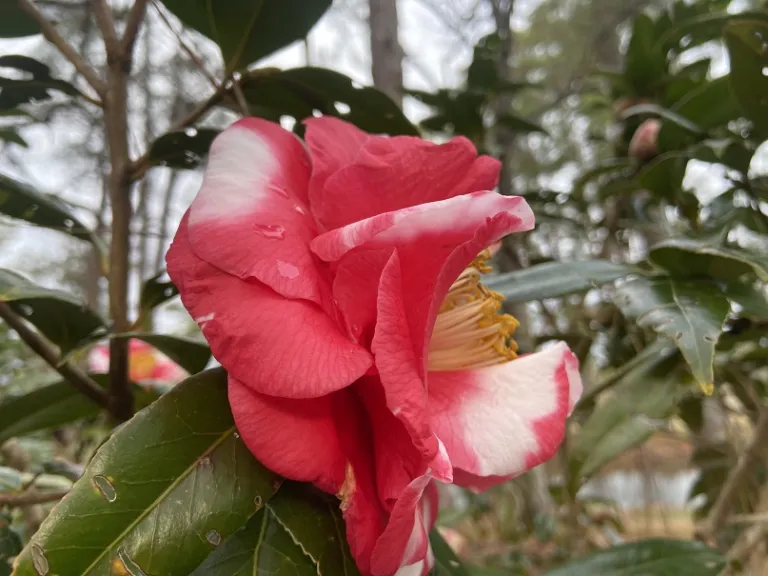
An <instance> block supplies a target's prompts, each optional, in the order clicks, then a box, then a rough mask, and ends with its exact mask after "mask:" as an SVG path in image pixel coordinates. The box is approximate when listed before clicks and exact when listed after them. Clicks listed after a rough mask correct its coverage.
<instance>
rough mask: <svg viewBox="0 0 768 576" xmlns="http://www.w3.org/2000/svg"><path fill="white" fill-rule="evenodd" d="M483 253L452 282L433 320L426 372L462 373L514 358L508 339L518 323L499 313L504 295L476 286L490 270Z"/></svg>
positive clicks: (487, 253)
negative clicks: (451, 371)
mask: <svg viewBox="0 0 768 576" xmlns="http://www.w3.org/2000/svg"><path fill="white" fill-rule="evenodd" d="M490 257H491V254H490V251H488V250H483V252H481V253H480V254H479V255H478V256H477V258H475V260H473V262H472V263H471V264H470V265H469V267H468V268H467V269H466V270H464V271H463V272H462V273H461V275H460V276H459V277H458V278H457V279H456V282H454V283H453V285H452V286H451V288H450V290H449V291H448V295H447V296H446V297H445V300H443V303H442V305H441V306H440V310H439V312H438V314H437V319H436V321H435V328H434V330H433V332H432V340H431V342H430V347H429V369H430V370H433V371H434V370H466V369H470V368H482V367H484V366H492V365H494V364H502V363H504V362H508V361H510V360H512V359H514V358H516V357H517V343H516V342H515V341H514V340H513V339H512V334H514V332H515V329H516V328H517V327H518V326H519V322H518V321H517V320H516V319H515V318H514V316H511V315H509V314H499V311H500V310H501V303H502V301H503V300H504V296H502V295H501V294H499V293H498V292H494V291H493V290H489V289H488V288H486V287H485V286H483V285H482V284H481V283H480V276H481V274H486V273H488V272H490V271H491V267H490V266H489V265H488V260H489V259H490Z"/></svg>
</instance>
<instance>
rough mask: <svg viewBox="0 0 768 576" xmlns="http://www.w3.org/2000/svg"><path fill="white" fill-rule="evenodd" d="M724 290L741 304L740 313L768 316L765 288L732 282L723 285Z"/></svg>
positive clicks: (759, 316)
mask: <svg viewBox="0 0 768 576" xmlns="http://www.w3.org/2000/svg"><path fill="white" fill-rule="evenodd" d="M722 288H723V292H725V295H726V297H727V298H728V299H729V300H730V301H731V302H735V303H736V304H738V305H739V306H741V308H742V309H741V311H740V312H739V314H740V315H741V316H747V317H751V318H757V319H763V318H768V299H766V295H765V290H764V289H763V288H758V287H756V286H755V285H754V284H749V283H742V282H730V283H728V284H724V285H722Z"/></svg>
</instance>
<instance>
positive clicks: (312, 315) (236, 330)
mask: <svg viewBox="0 0 768 576" xmlns="http://www.w3.org/2000/svg"><path fill="white" fill-rule="evenodd" d="M166 262H167V265H168V274H169V275H170V277H171V279H172V280H173V281H174V283H175V284H176V286H177V287H178V288H179V291H180V293H181V299H182V302H183V303H184V306H185V307H186V308H187V310H188V311H189V313H190V314H191V315H192V317H193V318H195V320H196V321H197V322H198V324H199V325H200V328H201V329H202V331H203V334H204V335H205V337H206V339H207V340H208V343H209V344H210V346H211V351H212V352H213V355H214V357H215V358H216V359H217V360H218V361H219V362H220V363H221V364H222V366H224V368H226V369H227V371H228V372H229V373H230V374H231V375H232V376H234V377H235V378H237V379H238V380H239V381H241V382H242V383H244V384H245V385H246V386H248V387H249V388H251V389H252V390H254V391H256V392H260V393H263V394H271V395H274V396H282V397H286V398H313V397H317V396H322V395H324V394H328V393H330V392H333V391H335V390H339V389H341V388H344V387H345V386H348V385H349V384H351V383H352V382H354V381H355V380H357V379H358V378H359V377H360V376H362V375H363V374H364V373H365V372H366V371H367V370H368V368H369V367H370V366H371V364H372V358H371V355H370V354H369V353H368V352H367V351H366V350H365V349H364V348H362V347H361V346H358V345H357V344H355V343H353V342H351V341H350V340H349V339H348V338H347V337H346V336H344V335H343V334H342V333H341V331H339V329H338V327H337V326H336V324H335V323H334V322H333V321H332V320H331V319H330V318H329V317H328V316H327V315H326V314H325V313H324V312H323V310H321V309H320V308H319V307H318V306H316V305H315V304H313V303H311V302H308V301H306V300H291V299H288V298H284V297H283V296H281V295H279V294H277V293H276V292H274V291H273V290H271V289H270V288H268V287H266V286H264V285H263V284H261V283H259V282H257V281H250V282H246V281H244V280H241V279H240V278H237V277H235V276H232V275H230V274H227V273H225V272H222V271H221V270H219V269H218V268H216V267H214V266H212V265H211V264H209V263H208V262H205V261H204V260H201V259H200V258H198V257H197V256H196V255H195V254H194V252H193V251H192V249H191V248H190V246H189V241H188V238H187V222H186V216H185V217H184V218H183V219H182V222H181V224H180V225H179V230H178V232H177V233H176V237H175V238H174V241H173V244H172V245H171V248H170V250H169V251H168V254H167V256H166Z"/></svg>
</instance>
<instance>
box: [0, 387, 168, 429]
mask: <svg viewBox="0 0 768 576" xmlns="http://www.w3.org/2000/svg"><path fill="white" fill-rule="evenodd" d="M90 377H91V378H92V379H93V380H95V381H96V382H97V383H98V384H100V385H101V386H102V387H104V388H106V387H107V385H108V383H109V378H108V376H107V375H106V374H91V375H90ZM133 394H134V398H135V399H136V408H137V409H142V408H144V407H145V406H149V405H150V404H151V403H152V402H153V401H154V400H156V399H157V398H158V397H159V394H157V393H155V392H153V391H152V390H151V389H146V388H144V387H141V386H137V385H134V386H133ZM100 412H101V408H100V407H99V406H97V405H96V404H94V403H93V402H92V401H91V400H89V399H88V398H86V397H85V396H83V395H82V394H81V393H79V392H78V391H77V390H76V389H75V388H73V387H72V385H71V384H70V383H69V382H66V381H64V380H62V381H60V382H55V383H53V384H48V385H46V386H43V387H41V388H37V389H36V390H32V391H31V392H27V393H26V394H22V395H20V396H9V397H6V398H4V399H3V401H2V402H0V444H2V443H3V442H4V441H5V440H8V439H9V438H13V437H14V436H23V435H27V434H30V433H32V432H38V431H40V430H48V429H51V428H56V427H59V426H63V425H65V424H70V423H72V422H77V421H78V420H84V419H86V418H93V417H95V416H97V415H98V414H99V413H100Z"/></svg>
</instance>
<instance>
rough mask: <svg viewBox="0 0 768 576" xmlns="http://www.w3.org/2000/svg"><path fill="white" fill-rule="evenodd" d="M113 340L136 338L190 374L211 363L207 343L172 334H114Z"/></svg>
mask: <svg viewBox="0 0 768 576" xmlns="http://www.w3.org/2000/svg"><path fill="white" fill-rule="evenodd" d="M110 337H111V338H135V339H137V340H142V341H144V342H146V343H147V344H149V345H150V346H153V347H155V348H157V349H158V350H160V352H162V353H163V354H165V355H166V356H168V358H170V359H171V360H173V361H174V362H176V364H178V365H179V366H181V367H182V368H184V370H186V371H187V372H189V373H190V374H196V373H198V372H200V371H201V370H204V369H205V367H206V366H207V365H208V362H210V361H211V349H210V348H208V345H207V344H206V343H205V342H201V341H199V340H193V339H192V338H186V337H184V336H172V335H170V334H148V333H146V332H125V333H123V334H113V335H111V336H110Z"/></svg>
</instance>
